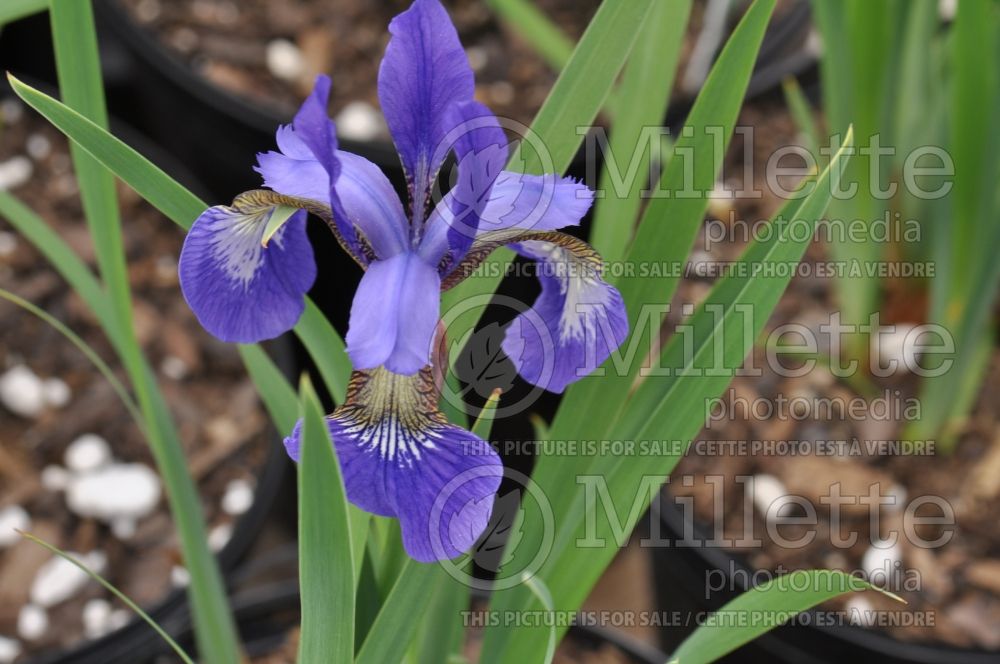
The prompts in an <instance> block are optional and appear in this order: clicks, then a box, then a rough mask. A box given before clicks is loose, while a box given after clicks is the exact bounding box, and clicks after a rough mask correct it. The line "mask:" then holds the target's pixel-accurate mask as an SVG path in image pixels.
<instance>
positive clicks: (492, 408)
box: [472, 387, 503, 440]
mask: <svg viewBox="0 0 1000 664" xmlns="http://www.w3.org/2000/svg"><path fill="white" fill-rule="evenodd" d="M501 394H503V390H501V389H500V388H499V387H498V388H496V389H495V390H493V393H492V394H490V398H489V399H487V400H486V403H485V404H483V409H482V410H481V411H479V417H477V418H476V422H475V424H473V425H472V433H474V434H476V435H477V436H479V437H480V438H482V439H483V440H489V439H490V430H491V429H492V428H493V415H494V413H496V409H497V404H498V403H500V395H501Z"/></svg>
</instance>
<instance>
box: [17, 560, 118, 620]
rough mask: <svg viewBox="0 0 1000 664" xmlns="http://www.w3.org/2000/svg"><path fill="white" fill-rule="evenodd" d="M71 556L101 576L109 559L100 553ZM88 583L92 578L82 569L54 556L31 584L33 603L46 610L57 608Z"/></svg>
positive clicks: (42, 567)
mask: <svg viewBox="0 0 1000 664" xmlns="http://www.w3.org/2000/svg"><path fill="white" fill-rule="evenodd" d="M69 555H70V556H71V557H73V558H75V559H76V560H79V561H80V562H81V563H83V564H84V565H85V566H86V567H87V568H88V569H90V570H91V571H93V572H95V573H96V574H101V573H102V572H103V571H104V567H105V565H106V564H107V558H106V557H105V555H104V554H103V553H102V552H100V551H91V552H90V553H88V554H86V555H80V554H78V553H72V552H70V553H69ZM88 581H90V576H88V575H87V573H86V572H84V571H83V570H82V569H80V568H79V567H77V566H76V565H74V564H73V563H71V562H70V561H68V560H66V559H65V558H61V557H60V556H53V557H52V558H51V559H50V560H48V561H47V562H46V563H45V564H44V565H42V566H41V568H40V569H39V570H38V574H36V575H35V579H34V581H32V583H31V601H32V602H34V603H35V604H37V605H38V606H41V607H45V608H47V607H50V606H55V605H56V604H59V603H60V602H63V601H65V600H67V599H69V598H70V597H72V596H73V595H75V594H76V593H78V592H79V591H80V589H81V588H83V587H84V586H85V585H87V582H88Z"/></svg>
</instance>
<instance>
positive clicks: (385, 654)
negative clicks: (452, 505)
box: [317, 560, 444, 664]
mask: <svg viewBox="0 0 1000 664" xmlns="http://www.w3.org/2000/svg"><path fill="white" fill-rule="evenodd" d="M443 574H444V571H443V570H442V569H441V567H440V566H438V565H427V564H423V563H418V562H416V561H414V560H407V561H406V564H405V565H404V566H403V570H402V571H401V572H400V573H399V577H398V578H397V579H396V583H395V585H393V587H392V590H391V591H390V593H389V596H388V597H387V598H386V600H385V603H384V604H383V606H382V610H381V611H380V612H379V614H378V617H377V618H376V619H375V623H374V624H373V625H372V628H371V630H370V631H369V632H368V637H367V638H366V639H365V642H364V644H363V645H362V646H361V649H360V650H359V651H358V654H357V658H356V659H355V664H385V662H400V661H403V656H404V654H405V653H406V651H407V650H408V649H409V647H410V642H411V641H412V640H413V637H414V634H415V633H416V631H417V627H419V625H420V621H419V620H416V619H415V618H414V617H415V616H418V615H420V613H421V611H422V610H423V607H424V605H425V604H426V602H427V597H428V596H429V595H430V593H431V591H432V589H433V588H434V587H435V586H436V585H437V584H438V583H440V582H441V581H442V575H443ZM317 661H320V660H317ZM323 661H326V660H323ZM343 661H348V660H343Z"/></svg>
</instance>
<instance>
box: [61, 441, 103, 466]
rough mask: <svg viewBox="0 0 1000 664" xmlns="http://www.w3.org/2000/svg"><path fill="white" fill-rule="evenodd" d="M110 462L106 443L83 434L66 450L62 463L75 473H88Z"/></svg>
mask: <svg viewBox="0 0 1000 664" xmlns="http://www.w3.org/2000/svg"><path fill="white" fill-rule="evenodd" d="M110 461H111V446H110V445H108V441H106V440H104V439H103V438H101V437H100V436H98V435H97V434H94V433H85V434H83V435H82V436H80V437H78V438H77V439H76V440H74V441H73V442H72V443H70V444H69V446H68V447H67V448H66V454H65V455H64V456H63V463H65V464H66V467H67V468H68V469H69V470H71V471H73V472H75V473H89V472H91V471H94V470H97V469H98V468H101V467H102V466H105V465H107V464H108V463H110Z"/></svg>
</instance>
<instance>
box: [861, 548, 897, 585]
mask: <svg viewBox="0 0 1000 664" xmlns="http://www.w3.org/2000/svg"><path fill="white" fill-rule="evenodd" d="M902 558H903V551H902V549H901V548H900V546H899V543H898V542H897V543H896V544H893V545H892V546H888V547H885V548H879V547H877V546H870V547H868V550H867V551H865V555H864V556H862V558H861V568H862V569H863V570H864V571H865V574H867V575H868V583H870V584H872V585H873V586H880V587H881V586H885V585H886V584H887V583H889V582H890V581H892V578H893V574H894V573H895V571H896V565H897V564H898V563H899V561H900V560H902Z"/></svg>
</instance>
